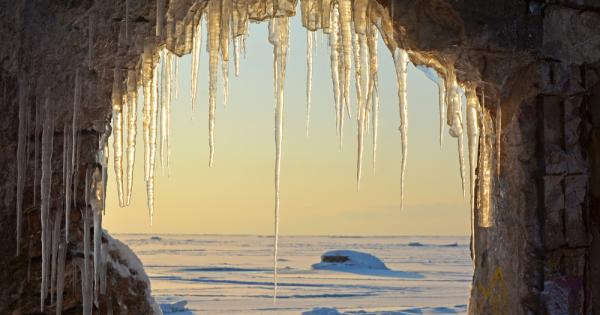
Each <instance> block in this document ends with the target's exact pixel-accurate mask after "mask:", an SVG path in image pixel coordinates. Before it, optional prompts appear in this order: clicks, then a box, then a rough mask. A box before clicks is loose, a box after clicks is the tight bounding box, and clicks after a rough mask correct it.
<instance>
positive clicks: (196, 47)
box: [192, 18, 202, 112]
mask: <svg viewBox="0 0 600 315" xmlns="http://www.w3.org/2000/svg"><path fill="white" fill-rule="evenodd" d="M201 48H202V18H200V21H199V22H198V25H197V26H196V28H195V29H194V44H193V49H192V112H194V109H195V108H196V99H197V96H196V94H197V91H198V72H200V69H199V68H200V52H201Z"/></svg>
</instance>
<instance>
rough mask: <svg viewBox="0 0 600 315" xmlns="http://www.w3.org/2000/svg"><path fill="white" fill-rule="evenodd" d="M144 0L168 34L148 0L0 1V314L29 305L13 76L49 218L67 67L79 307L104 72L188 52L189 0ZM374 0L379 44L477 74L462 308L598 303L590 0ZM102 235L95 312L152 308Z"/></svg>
mask: <svg viewBox="0 0 600 315" xmlns="http://www.w3.org/2000/svg"><path fill="white" fill-rule="evenodd" d="M250 2H251V3H252V5H254V7H255V8H258V9H260V8H262V9H264V10H262V9H261V10H262V11H261V10H258V9H257V11H256V12H257V17H256V18H257V19H264V18H266V17H268V15H269V14H268V10H267V9H266V7H264V6H261V4H262V3H263V2H261V1H259V0H256V1H250ZM158 3H164V5H165V7H164V12H166V14H167V15H168V16H169V18H168V19H167V25H168V26H167V31H166V32H171V33H170V37H169V38H170V39H169V40H166V39H165V37H156V36H155V26H156V25H155V23H156V2H155V1H141V0H129V1H128V4H129V12H130V14H129V16H128V18H127V20H128V23H127V27H125V20H126V19H125V16H124V13H125V7H124V6H125V2H124V1H102V2H100V1H97V2H94V1H91V0H90V1H79V2H78V1H47V2H44V1H33V2H32V1H17V2H16V4H15V3H8V2H4V3H0V42H2V43H4V44H3V45H2V46H1V47H0V62H1V64H0V88H1V89H2V90H0V100H1V102H0V104H1V105H0V106H1V107H0V108H1V109H2V112H3V115H0V128H1V129H2V133H1V134H0V145H1V146H2V147H3V148H4V150H3V151H2V152H0V163H1V164H0V165H3V166H4V167H3V168H2V169H1V170H0V174H2V177H1V178H2V179H3V180H2V183H1V185H0V200H1V201H2V203H1V204H0V223H1V224H2V226H3V229H1V230H0V239H1V240H2V241H1V242H0V251H1V252H2V253H4V255H0V267H1V268H2V270H3V271H2V272H0V313H36V312H39V310H40V301H39V300H40V297H39V290H40V281H39V279H40V277H41V258H40V257H41V244H40V239H41V235H40V233H41V226H40V210H39V204H40V197H39V182H40V172H41V171H40V170H38V171H37V172H36V171H35V169H36V167H35V161H38V163H39V160H37V159H36V150H35V147H36V145H35V143H36V141H37V142H38V143H39V142H40V141H41V140H40V139H41V133H40V132H39V130H38V131H37V132H36V129H35V125H34V124H33V123H31V124H30V133H29V137H28V139H27V141H26V143H27V144H28V148H27V150H26V154H25V156H26V157H27V158H26V160H27V162H26V163H27V164H26V170H27V172H28V173H27V178H28V180H27V181H26V182H25V187H24V199H23V209H24V211H23V220H22V222H23V224H22V237H21V243H20V255H19V256H16V255H15V253H16V251H17V248H16V227H15V221H16V210H15V204H16V193H15V191H16V178H17V163H16V162H17V161H16V160H15V157H16V156H17V139H18V132H17V131H18V125H19V110H18V108H19V106H18V104H19V95H20V94H19V93H20V91H21V88H22V86H23V82H27V84H26V85H27V86H28V88H27V90H28V91H29V92H28V93H26V98H25V100H26V101H25V102H26V103H27V104H28V115H29V116H28V117H29V119H28V121H30V122H32V121H35V117H36V107H37V108H38V109H39V108H40V105H38V104H43V103H44V102H46V100H48V102H49V103H50V104H51V107H52V109H53V113H54V115H55V117H56V124H55V128H54V138H55V141H54V150H53V151H54V152H56V153H57V154H54V155H53V159H52V161H53V163H52V165H53V173H54V177H53V180H52V198H51V211H50V217H53V216H54V215H55V214H56V213H57V212H58V210H59V209H62V200H63V196H62V195H61V188H60V187H63V182H62V179H61V176H60V174H61V173H62V171H61V167H62V161H61V159H62V155H61V154H60V153H61V152H62V148H63V141H62V139H63V132H64V130H65V129H64V128H63V126H65V125H68V124H69V123H70V122H71V117H72V104H73V98H74V96H73V94H74V85H75V76H76V75H75V73H76V72H77V71H78V72H79V74H80V76H81V82H82V100H81V104H82V106H81V114H80V115H79V120H78V123H77V126H76V127H77V128H76V129H77V131H78V134H79V138H80V140H79V141H80V142H79V150H78V151H79V152H80V156H79V160H78V163H77V165H78V167H77V172H76V173H75V181H77V182H78V183H79V186H77V185H75V186H74V187H76V188H77V189H76V191H78V194H77V198H76V200H75V203H74V205H75V208H74V209H73V210H72V212H71V214H72V215H71V218H70V220H71V223H70V225H69V231H70V237H69V239H68V244H66V246H68V247H67V250H66V267H65V270H66V271H65V274H66V277H65V282H66V283H67V285H66V286H65V292H64V296H65V301H64V309H65V311H64V312H65V313H80V312H81V311H82V304H81V301H82V298H81V287H80V281H81V279H80V277H81V275H80V271H79V268H81V267H79V266H81V265H82V261H83V258H84V257H85V256H84V254H83V246H82V243H83V238H84V235H83V234H84V233H83V226H84V225H83V223H82V217H81V213H82V212H81V210H82V209H85V208H86V201H85V198H84V189H83V185H81V183H83V182H85V175H86V170H88V169H90V168H95V167H97V166H98V159H97V157H96V155H97V153H98V152H99V150H100V149H101V148H102V145H101V141H103V139H104V137H103V135H106V133H107V132H110V127H109V123H110V118H111V89H112V86H113V69H115V68H117V69H123V70H127V69H135V68H136V67H139V65H138V62H139V60H140V56H141V55H142V53H143V51H144V48H145V47H150V49H151V50H152V51H153V52H154V54H157V52H158V48H159V47H160V46H162V45H166V46H167V47H168V48H169V49H170V50H172V51H173V52H175V53H177V54H179V55H181V54H185V53H189V50H190V49H191V47H189V45H187V44H186V42H185V39H186V32H188V30H189V27H188V26H189V25H190V24H191V23H192V21H197V20H195V17H196V14H195V13H196V12H197V11H199V10H202V9H203V8H204V6H205V5H206V2H205V1H192V0H185V1H184V0H182V1H164V2H161V1H158ZM377 3H378V6H379V9H381V10H384V11H385V12H391V13H393V17H392V20H393V27H392V28H390V29H385V28H384V29H382V31H383V33H384V34H383V35H384V37H385V38H386V39H387V40H388V41H389V43H390V45H398V46H400V47H403V48H405V49H407V50H409V51H410V58H411V60H412V61H413V62H415V63H418V64H425V65H429V66H431V67H434V68H436V69H438V70H442V71H443V70H444V67H445V66H446V65H448V64H452V65H454V66H455V68H456V70H457V71H456V72H457V75H458V79H459V81H461V82H469V81H470V82H477V83H478V85H479V86H480V88H479V90H478V97H479V99H480V101H481V103H482V104H485V107H486V109H487V110H488V113H489V116H487V117H486V119H485V120H484V122H485V124H486V126H487V127H488V128H490V130H493V131H492V132H491V133H490V134H489V137H487V138H485V139H483V140H484V141H487V143H488V144H489V146H490V147H492V148H494V152H492V153H490V157H491V161H492V162H491V163H492V164H493V165H492V167H491V169H492V170H493V173H494V176H493V181H492V184H491V185H492V195H491V197H490V198H491V199H490V200H491V202H492V207H491V217H492V220H491V222H492V224H480V222H481V220H482V218H481V217H480V215H481V214H480V211H476V212H475V218H474V222H475V226H474V234H473V239H472V242H473V260H474V263H475V275H474V279H473V286H472V292H471V301H470V306H469V311H470V312H471V313H473V314H496V313H502V314H566V313H570V314H592V313H597V312H600V267H598V266H600V265H599V262H600V241H599V237H600V206H599V205H598V203H599V202H600V201H599V200H600V199H599V198H600V188H599V187H600V184H598V182H599V181H600V175H599V174H598V170H599V169H600V167H598V163H599V162H598V161H600V149H598V148H599V147H600V137H599V136H598V134H600V133H599V131H598V130H600V129H599V128H600V111H599V110H598V108H600V32H598V30H599V29H600V13H599V10H600V5H599V4H597V3H596V1H593V0H571V1H568V0H564V1H545V2H544V1H521V2H514V1H493V2H491V3H486V4H485V5H482V3H481V2H480V1H476V0H457V1H442V0H397V1H391V0H377ZM188 35H189V34H188ZM188 37H189V36H188ZM90 38H91V41H89V39H90ZM89 48H91V49H89ZM89 52H91V53H89ZM26 117H27V116H26ZM500 131H501V132H500ZM498 152H499V155H497V153H498ZM37 154H39V152H38V153H37ZM479 171H480V172H481V170H479ZM479 187H480V188H479V189H481V187H482V186H479ZM34 188H35V189H37V190H38V193H37V194H35V196H34ZM481 203H482V200H478V203H477V204H478V208H479V209H480V208H481V207H480V205H481ZM61 211H62V210H61ZM59 222H60V221H59ZM61 226H63V225H61ZM61 233H62V231H61ZM102 244H103V245H104V246H103V247H104V248H106V249H107V252H108V253H109V256H110V258H109V259H107V261H108V263H107V281H106V285H107V288H106V294H101V295H99V301H98V304H97V306H95V307H96V309H97V311H99V312H100V313H109V309H110V310H112V312H113V313H114V312H116V313H129V314H150V313H152V312H153V311H155V307H154V305H153V302H152V300H151V297H150V290H149V285H148V283H147V279H146V278H145V276H144V275H143V274H142V271H141V270H140V269H139V266H138V265H139V262H138V261H137V260H136V259H134V258H133V257H132V256H131V255H130V253H126V250H125V249H123V247H122V246H120V245H117V244H118V241H113V240H112V239H111V238H110V237H109V236H108V235H104V236H103V237H102ZM50 293H52V292H50ZM51 295H52V294H49V295H48V298H47V300H46V301H44V305H45V310H44V311H45V312H53V308H54V307H55V304H54V303H53V302H54V300H53V298H51V297H50V296H51ZM156 312H158V311H157V310H156Z"/></svg>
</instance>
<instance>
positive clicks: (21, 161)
mask: <svg viewBox="0 0 600 315" xmlns="http://www.w3.org/2000/svg"><path fill="white" fill-rule="evenodd" d="M26 85H27V83H26V82H25V80H23V79H20V80H19V135H18V143H17V256H19V254H20V249H21V229H22V227H21V225H22V224H21V221H22V217H23V189H24V188H25V178H26V176H27V175H26V170H27V164H26V162H27V156H26V154H27V150H26V147H27V141H28V139H27V125H28V119H27V118H28V115H27V113H28V111H29V106H28V104H27V93H28V91H27V86H26ZM36 136H37V135H36Z"/></svg>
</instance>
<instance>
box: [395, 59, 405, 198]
mask: <svg viewBox="0 0 600 315" xmlns="http://www.w3.org/2000/svg"><path fill="white" fill-rule="evenodd" d="M394 65H395V67H396V79H397V80H398V81H397V84H398V100H399V101H398V106H399V111H400V127H399V128H398V129H399V130H400V141H401V145H402V160H401V162H400V163H401V165H400V208H402V205H403V203H404V172H405V170H406V155H407V154H408V104H407V103H408V100H407V98H406V67H407V65H408V54H407V53H406V51H404V50H401V49H399V48H398V49H397V50H396V51H395V52H394Z"/></svg>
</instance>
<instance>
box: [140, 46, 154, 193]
mask: <svg viewBox="0 0 600 315" xmlns="http://www.w3.org/2000/svg"><path fill="white" fill-rule="evenodd" d="M142 60H143V64H142V76H143V79H144V110H143V131H144V180H145V181H146V182H147V181H148V179H149V178H150V124H151V119H152V117H151V113H152V102H153V100H152V97H153V93H154V92H153V91H154V90H153V82H152V81H153V80H154V77H153V68H154V66H153V64H152V47H151V46H150V45H146V46H145V47H144V55H143V57H142Z"/></svg>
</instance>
